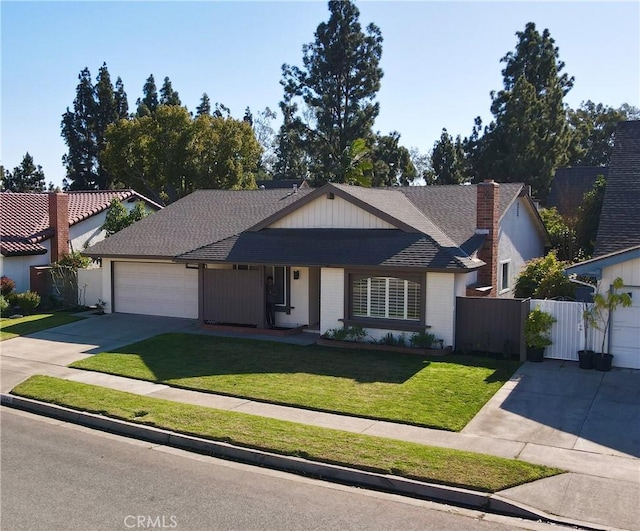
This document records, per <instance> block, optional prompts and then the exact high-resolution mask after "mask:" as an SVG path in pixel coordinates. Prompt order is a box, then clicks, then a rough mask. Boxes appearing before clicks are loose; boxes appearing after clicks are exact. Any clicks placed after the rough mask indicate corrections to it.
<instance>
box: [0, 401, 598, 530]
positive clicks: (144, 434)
mask: <svg viewBox="0 0 640 531" xmlns="http://www.w3.org/2000/svg"><path fill="white" fill-rule="evenodd" d="M0 405H3V406H7V407H11V408H15V409H20V410H23V411H28V412H30V413H35V414H38V415H44V416H47V417H51V418H55V419H58V420H62V421H65V422H70V423H73V424H79V425H82V426H86V427H89V428H96V429H99V430H102V431H106V432H110V433H115V434H117V435H124V436H126V437H131V438H135V439H139V440H143V441H147V442H150V443H154V444H161V445H165V446H171V447H174V448H179V449H182V450H188V451H193V452H197V453H200V454H205V455H210V456H213V457H219V458H224V459H229V460H232V461H240V462H243V463H247V464H251V465H257V466H262V467H265V468H273V469H276V470H281V471H284V472H292V473H295V474H299V475H304V476H309V477H315V478H318V479H322V480H326V481H334V482H336V483H343V484H347V485H353V486H358V487H363V488H368V489H372V490H377V491H383V492H389V493H393V494H400V495H404V496H410V497H414V498H419V499H424V500H430V501H436V502H444V503H447V504H450V505H455V506H460V507H465V508H470V509H476V510H481V511H485V512H493V513H498V514H504V515H508V516H515V517H518V518H525V519H529V520H539V521H540V520H542V521H545V522H549V523H556V524H563V525H573V526H576V525H579V526H580V527H583V528H587V529H598V528H594V527H592V525H589V524H586V525H585V523H582V522H580V523H578V522H576V521H574V520H569V519H565V518H562V517H558V516H553V515H549V514H547V513H545V512H543V511H540V510H537V509H535V508H532V507H528V506H526V505H523V504H521V503H518V502H514V501H511V500H509V499H507V498H504V497H502V496H500V495H499V494H489V493H484V492H478V491H473V490H469V489H463V488H458V487H450V486H447V485H438V484H434V483H425V482H421V481H416V480H412V479H409V478H403V477H399V476H392V475H387V474H380V473H376V472H367V471H365V470H357V469H353V468H347V467H344V466H340V465H332V464H328V463H320V462H316V461H309V460H306V459H303V458H299V457H294V456H285V455H279V454H273V453H269V452H265V451H262V450H254V449H251V448H243V447H239V446H233V445H231V444H228V443H224V442H219V441H211V440H208V439H201V438H198V437H194V436H191V435H183V434H180V433H175V432H171V431H168V430H163V429H160V428H154V427H152V426H144V425H141V424H134V423H130V422H126V421H123V420H118V419H113V418H109V417H104V416H101V415H96V414H94V413H87V412H83V411H77V410H74V409H69V408H66V407H63V406H58V405H55V404H50V403H47V402H40V401H37V400H32V399H29V398H23V397H19V396H14V395H9V394H5V393H0Z"/></svg>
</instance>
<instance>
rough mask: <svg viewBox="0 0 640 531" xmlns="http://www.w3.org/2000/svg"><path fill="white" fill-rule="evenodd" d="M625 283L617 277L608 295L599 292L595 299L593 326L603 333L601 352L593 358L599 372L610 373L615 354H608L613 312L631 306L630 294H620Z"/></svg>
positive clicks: (594, 365) (594, 366) (595, 367)
mask: <svg viewBox="0 0 640 531" xmlns="http://www.w3.org/2000/svg"><path fill="white" fill-rule="evenodd" d="M623 286H624V281H623V280H622V279H621V278H620V277H617V278H616V279H615V280H614V281H613V284H611V288H609V290H608V291H607V292H606V293H604V294H603V293H601V292H598V293H596V294H595V296H594V297H593V316H592V319H591V325H592V326H593V327H594V328H596V329H597V330H599V331H600V332H601V333H602V345H601V348H600V352H598V353H596V354H594V356H593V368H594V369H596V370H598V371H610V370H611V363H612V361H613V354H611V353H609V352H607V350H608V349H607V348H606V346H607V340H608V339H609V337H608V332H609V330H610V327H611V318H612V317H613V312H615V311H616V309H617V308H618V307H620V306H622V307H628V306H631V297H630V296H629V294H628V293H620V292H619V290H621V289H622V287H623Z"/></svg>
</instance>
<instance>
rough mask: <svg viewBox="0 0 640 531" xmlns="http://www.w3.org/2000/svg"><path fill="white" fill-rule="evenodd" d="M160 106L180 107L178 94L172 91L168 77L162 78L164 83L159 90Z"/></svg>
mask: <svg viewBox="0 0 640 531" xmlns="http://www.w3.org/2000/svg"><path fill="white" fill-rule="evenodd" d="M160 105H178V106H180V105H182V102H181V101H180V96H179V95H178V92H177V91H175V90H173V86H172V85H171V80H170V79H169V77H165V78H164V83H163V84H162V88H161V89H160Z"/></svg>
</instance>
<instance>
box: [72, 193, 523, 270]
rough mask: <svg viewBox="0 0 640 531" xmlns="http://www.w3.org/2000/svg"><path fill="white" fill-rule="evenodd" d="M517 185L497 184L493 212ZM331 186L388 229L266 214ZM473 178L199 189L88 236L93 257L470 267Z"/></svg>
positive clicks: (477, 241) (284, 211)
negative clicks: (303, 223) (109, 231)
mask: <svg viewBox="0 0 640 531" xmlns="http://www.w3.org/2000/svg"><path fill="white" fill-rule="evenodd" d="M523 192H524V185H523V184H521V183H507V184H501V185H500V201H499V217H502V216H503V215H504V214H505V212H506V211H507V209H508V207H509V205H511V204H512V203H513V202H514V201H516V199H517V198H518V197H519V196H520V195H521V194H522V193H523ZM328 193H334V194H335V195H336V196H340V197H342V198H344V199H346V200H347V201H350V202H352V203H354V204H355V205H356V206H359V207H361V208H363V209H365V210H366V211H368V212H371V213H372V214H374V215H377V216H379V217H381V218H383V219H385V220H386V221H388V222H389V223H390V224H391V225H392V226H394V227H395V229H384V230H370V229H369V230H361V229H335V228H334V229H327V228H324V229H322V228H312V229H273V228H269V227H270V226H272V224H273V223H274V221H276V220H277V219H280V218H282V217H284V216H286V215H288V214H289V213H290V212H292V211H294V210H296V209H298V208H300V207H301V206H302V205H304V204H307V203H309V202H311V201H313V200H315V199H316V198H317V197H321V196H322V195H324V194H328ZM476 202H477V192H476V186H433V187H403V188H362V187H357V186H347V185H339V184H329V185H325V186H324V187H322V188H318V189H315V190H312V189H310V188H307V187H304V188H302V189H298V190H297V192H295V193H294V192H293V191H285V190H279V189H272V190H269V189H263V190H237V191H231V190H198V191H196V192H194V193H192V194H190V195H188V196H187V197H184V198H182V199H180V200H179V201H177V202H175V203H173V204H172V205H169V206H168V207H167V208H165V209H164V210H163V211H161V212H158V213H157V214H155V215H154V216H151V217H148V218H145V219H143V220H141V221H139V222H138V223H136V224H134V225H132V226H131V227H128V228H126V229H124V230H123V231H121V232H119V233H118V234H115V235H113V236H111V237H110V238H107V239H106V240H104V241H102V242H99V243H97V244H96V245H94V246H92V247H90V248H89V249H87V250H86V251H85V253H84V254H87V255H88V256H94V257H105V258H116V257H125V256H126V257H131V258H168V259H175V260H179V261H193V262H198V261H204V262H234V263H274V264H279V263H283V264H284V263H296V264H299V265H329V264H331V265H361V266H366V265H369V266H373V265H379V266H398V267H420V268H425V267H428V268H430V269H466V270H469V269H475V268H477V267H480V266H482V265H483V264H484V262H482V261H481V260H478V259H477V258H475V257H473V253H474V252H475V251H477V249H478V247H479V246H480V245H481V244H482V242H483V241H484V236H483V235H477V234H476Z"/></svg>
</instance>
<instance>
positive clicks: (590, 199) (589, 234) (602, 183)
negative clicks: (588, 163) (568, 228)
mask: <svg viewBox="0 0 640 531" xmlns="http://www.w3.org/2000/svg"><path fill="white" fill-rule="evenodd" d="M606 186H607V181H606V180H605V178H604V177H603V176H602V175H598V178H597V179H596V182H595V183H594V184H593V188H592V189H591V190H590V191H589V192H587V193H586V194H584V197H583V198H582V204H581V205H580V208H579V209H578V222H577V224H576V243H577V246H578V248H579V249H580V250H581V251H582V255H583V256H584V257H586V258H588V257H590V256H591V255H592V254H593V249H594V247H595V243H596V236H597V235H598V225H599V224H600V215H601V213H602V204H603V203H604V192H605V188H606Z"/></svg>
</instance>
